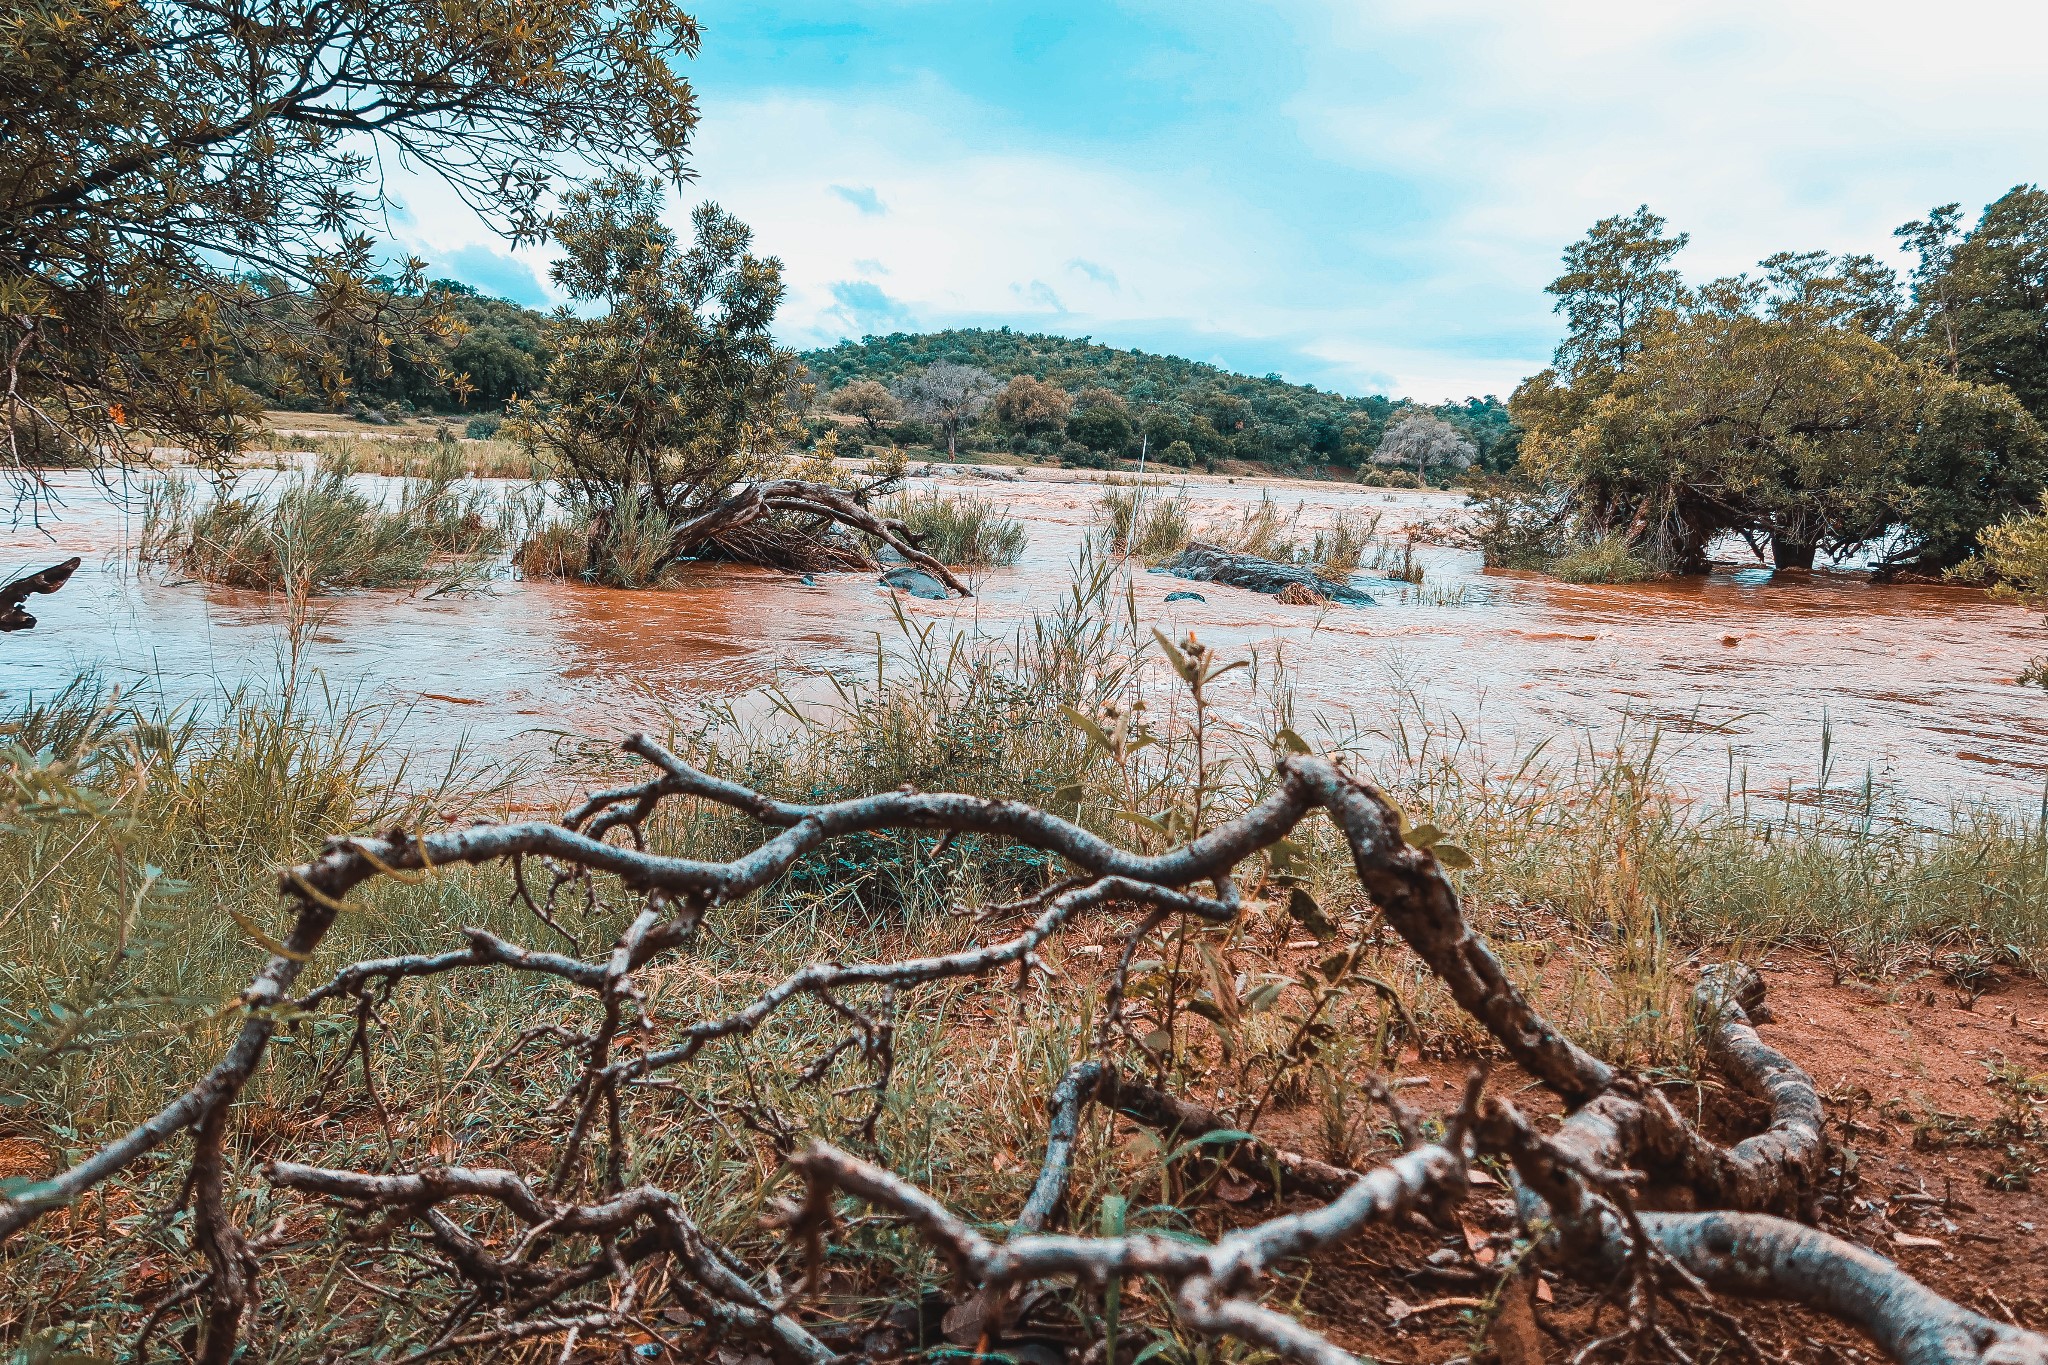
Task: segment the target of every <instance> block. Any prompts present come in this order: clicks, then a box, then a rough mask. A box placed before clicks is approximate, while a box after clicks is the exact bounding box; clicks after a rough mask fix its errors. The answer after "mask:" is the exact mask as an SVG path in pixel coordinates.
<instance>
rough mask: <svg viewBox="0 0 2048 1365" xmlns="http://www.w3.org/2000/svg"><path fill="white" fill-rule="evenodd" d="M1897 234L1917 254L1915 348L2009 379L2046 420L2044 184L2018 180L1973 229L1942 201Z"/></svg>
mask: <svg viewBox="0 0 2048 1365" xmlns="http://www.w3.org/2000/svg"><path fill="white" fill-rule="evenodd" d="M1897 235H1898V237H1899V238H1900V240H1901V241H1902V242H1903V244H1904V246H1905V248H1906V249H1907V250H1910V251H1913V252H1914V253H1915V254H1916V255H1917V256H1918V258H1919V263H1918V265H1917V266H1916V268H1915V269H1914V272H1913V306H1912V310H1911V312H1910V314H1909V315H1908V318H1907V329H1908V334H1909V339H1908V342H1907V345H1908V346H1909V349H1910V350H1911V352H1912V353H1913V354H1915V355H1918V356H1922V357H1924V358H1927V359H1929V360H1932V361H1934V362H1935V363H1937V364H1940V365H1942V366H1943V367H1944V368H1945V369H1946V370H1947V371H1948V373H1949V374H1950V375H1952V376H1954V377H1956V378H1959V379H1967V380H1970V381H1972V382H1974V383H1978V384H2003V385H2005V386H2006V387H2007V388H2009V389H2011V390H2012V391H2013V393H2014V394H2015V395H2016V396H2017V397H2018V398H2019V400H2020V402H2021V403H2023V404H2025V405H2026V408H2027V411H2029V412H2031V413H2032V414H2033V415H2034V416H2035V418H2037V419H2040V420H2048V191H2043V190H2041V189H2039V188H2038V187H2036V186H2033V185H2018V186H2015V187H2014V188H2013V189H2011V190H2010V191H2008V192H2007V193H2006V194H2004V195H2002V196H2000V197H1999V198H1998V199H1997V200H1996V201H1995V202H1993V203H1992V204H1990V205H1989V206H1987V207H1986V208H1985V210H1984V214H1983V217H1982V218H1980V219H1979V220H1978V223H1977V226H1976V227H1975V228H1972V229H1971V230H1970V231H1968V232H1967V233H1966V232H1964V231H1963V230H1962V218H1961V212H1960V210H1959V208H1958V207H1957V206H1956V205H1954V204H1944V205H1942V206H1941V207H1940V208H1937V209H1935V210H1934V211H1933V212H1932V213H1930V214H1929V215H1928V217H1927V219H1926V220H1925V221H1924V222H1915V223H1908V224H1906V225H1905V226H1904V227H1902V228H1900V229H1899V230H1898V233H1897Z"/></svg>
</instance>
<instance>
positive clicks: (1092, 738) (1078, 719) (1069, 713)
mask: <svg viewBox="0 0 2048 1365" xmlns="http://www.w3.org/2000/svg"><path fill="white" fill-rule="evenodd" d="M1060 714H1061V715H1063V716H1065V717H1066V718H1067V719H1068V720H1069V721H1071V722H1072V723H1073V725H1074V727H1075V728H1076V729H1078V730H1080V731H1081V732H1082V733H1083V734H1085V735H1087V736H1088V742H1089V743H1090V744H1093V745H1095V746H1096V747H1097V748H1098V749H1101V750H1102V752H1104V753H1105V754H1108V755H1109V756H1110V757H1111V758H1115V757H1116V745H1114V744H1111V743H1110V742H1109V736H1108V735H1107V734H1105V733H1104V732H1103V729H1102V727H1101V726H1100V725H1097V724H1096V723H1095V722H1094V721H1092V720H1090V719H1089V718H1088V717H1087V716H1086V715H1084V714H1082V713H1081V712H1080V711H1078V710H1076V709H1075V708H1073V707H1071V706H1069V705H1067V704H1066V703H1065V702H1061V703H1060Z"/></svg>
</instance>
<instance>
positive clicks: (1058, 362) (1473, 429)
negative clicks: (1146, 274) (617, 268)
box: [801, 327, 1514, 469]
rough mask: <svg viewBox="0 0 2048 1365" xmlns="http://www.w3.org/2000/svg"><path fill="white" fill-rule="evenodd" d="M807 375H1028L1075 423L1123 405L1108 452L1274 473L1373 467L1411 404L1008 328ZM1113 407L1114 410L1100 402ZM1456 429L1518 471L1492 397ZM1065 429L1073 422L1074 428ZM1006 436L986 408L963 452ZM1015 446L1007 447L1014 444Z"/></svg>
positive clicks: (867, 348) (922, 337)
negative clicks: (1168, 454)
mask: <svg viewBox="0 0 2048 1365" xmlns="http://www.w3.org/2000/svg"><path fill="white" fill-rule="evenodd" d="M801 359H802V360H803V363H804V366H805V368H806V369H808V370H809V371H810V372H811V375H812V376H813V378H815V379H816V381H817V384H818V387H819V389H820V390H821V391H836V390H842V389H844V388H846V387H847V386H848V385H850V384H853V383H856V382H858V381H860V380H874V381H876V382H878V383H881V384H883V385H886V386H890V387H901V386H902V385H903V384H904V383H905V382H906V381H908V380H910V379H912V378H913V377H915V376H916V375H918V374H919V373H921V372H922V371H924V370H926V369H928V368H929V367H931V366H933V365H935V364H950V365H959V366H969V367H973V368H974V369H978V370H982V371H985V372H987V374H988V375H989V376H991V377H992V378H993V379H994V380H996V381H997V382H999V383H1006V382H1007V381H1010V380H1013V379H1016V378H1017V377H1019V376H1029V377H1030V378H1032V379H1036V380H1040V381H1043V382H1045V383H1048V384H1051V385H1053V386H1054V387H1056V388H1058V389H1062V390H1065V391H1066V392H1067V393H1068V394H1069V395H1070V396H1071V397H1072V398H1073V400H1074V414H1075V416H1076V417H1080V416H1082V415H1083V414H1084V413H1087V412H1089V411H1090V409H1091V408H1093V409H1095V410H1098V411H1099V410H1101V409H1104V408H1108V409H1111V410H1112V415H1115V413H1114V410H1115V409H1116V408H1118V407H1121V409H1122V413H1121V416H1122V417H1123V419H1124V421H1125V422H1126V423H1127V424H1128V433H1127V435H1128V440H1127V441H1123V442H1117V443H1116V444H1118V445H1119V446H1120V447H1121V446H1125V445H1127V446H1128V450H1123V449H1118V450H1117V451H1116V452H1115V453H1127V454H1136V453H1137V446H1138V441H1139V437H1140V436H1141V435H1149V436H1150V437H1151V439H1150V441H1149V442H1148V443H1147V445H1148V449H1149V450H1150V451H1151V452H1152V453H1153V455H1154V458H1158V455H1159V453H1160V452H1163V451H1165V450H1166V449H1167V448H1168V447H1170V446H1172V445H1173V443H1174V442H1176V441H1180V442H1184V443H1185V444H1186V445H1187V447H1188V449H1189V452H1190V455H1191V456H1192V458H1194V459H1200V460H1205V461H1216V460H1224V459H1236V460H1251V461H1257V462H1260V463H1266V464H1275V465H1280V466H1283V467H1284V466H1302V465H1311V464H1317V465H1331V464H1335V465H1343V466H1346V467H1351V466H1358V465H1362V464H1366V463H1368V462H1369V461H1370V459H1371V456H1372V454H1373V452H1374V451H1375V450H1377V449H1378V447H1379V444H1380V441H1381V440H1382V438H1383V437H1384V436H1385V435H1386V432H1387V429H1388V427H1389V426H1390V425H1392V424H1394V423H1395V422H1396V421H1397V420H1398V418H1399V417H1400V416H1401V415H1403V414H1404V413H1406V412H1409V411H1414V410H1416V407H1415V405H1413V404H1409V403H1407V402H1405V401H1403V400H1396V399H1392V398H1388V397H1386V396H1384V395H1377V394H1375V395H1370V396H1366V397H1348V396H1346V395H1344V394H1340V393H1332V392H1328V391H1326V390H1323V389H1318V388H1316V387H1314V386H1313V385H1307V384H1290V383H1288V382H1287V381H1286V380H1284V379H1282V378H1280V377H1279V376H1278V375H1273V374H1269V375H1266V376H1263V377H1254V376H1252V375H1245V374H1237V373H1234V372H1232V371H1230V370H1225V369H1222V368H1219V367H1218V366H1215V365H1209V364H1204V363H1202V362H1201V361H1196V360H1188V359H1185V358H1183V357H1180V356H1168V355H1154V354H1152V353H1150V352H1147V351H1137V350H1128V349H1125V348H1123V347H1117V346H1106V345H1103V344H1102V343H1100V342H1096V341H1092V340H1090V339H1089V338H1087V337H1062V336H1050V335H1046V334H1044V333H1037V332H1017V331H1012V330H1011V329H1010V328H1007V327H1003V328H998V329H982V328H962V329H952V330H947V331H942V332H922V333H906V332H897V333H893V334H891V335H889V336H881V337H876V336H871V337H863V338H862V339H861V340H859V341H842V342H840V343H839V344H838V345H836V346H832V347H829V348H826V349H824V350H816V351H807V352H804V353H803V355H802V357H801ZM1105 397H1106V398H1113V399H1114V400H1116V402H1115V403H1107V402H1105V401H1104V399H1105ZM1431 411H1433V412H1434V413H1435V415H1436V416H1438V417H1440V418H1442V419H1444V420H1446V421H1448V422H1451V423H1452V424H1454V425H1455V426H1457V427H1459V428H1460V429H1461V430H1463V431H1464V432H1465V433H1466V434H1467V435H1468V436H1469V437H1470V438H1471V440H1472V441H1473V443H1474V445H1475V446H1476V447H1477V451H1478V453H1477V460H1476V463H1477V464H1479V465H1480V466H1481V467H1482V468H1488V469H1502V468H1505V467H1506V466H1508V465H1510V464H1512V463H1513V462H1514V441H1513V437H1512V435H1511V433H1510V430H1509V426H1508V415H1507V408H1506V406H1505V405H1504V404H1502V403H1501V402H1499V401H1498V400H1497V399H1495V398H1493V397H1490V396H1489V397H1486V398H1471V399H1467V400H1466V401H1465V402H1463V403H1447V404H1444V405H1442V406H1440V407H1438V408H1435V409H1431ZM1070 425H1071V423H1070ZM1098 426H1101V427H1106V428H1107V431H1106V433H1105V434H1106V435H1107V436H1108V437H1110V438H1114V437H1116V436H1117V435H1118V434H1119V433H1118V431H1117V428H1116V425H1115V422H1114V421H1113V420H1111V421H1108V422H1105V423H1101V424H1086V423H1084V425H1083V426H1082V428H1081V433H1086V435H1081V434H1080V433H1076V434H1077V436H1079V440H1080V443H1081V444H1083V445H1089V446H1092V448H1096V449H1098V450H1100V449H1101V448H1102V446H1104V445H1106V444H1110V442H1109V441H1105V440H1102V439H1100V438H1095V437H1094V432H1095V431H1096V430H1097V429H1098ZM1016 435H1017V433H1015V432H1005V430H1004V427H1003V423H1002V422H1001V421H1000V420H999V414H998V413H997V411H996V409H995V407H994V406H991V407H990V408H989V409H988V410H987V412H985V413H984V414H982V417H981V420H980V421H979V422H978V423H977V424H975V425H974V426H973V427H969V428H967V429H965V430H963V433H962V436H963V439H965V440H967V441H968V444H969V448H974V447H975V446H976V445H977V444H980V445H983V446H992V445H996V444H1002V443H1004V442H1005V441H1006V438H1014V437H1015V436H1016ZM1019 444H1023V442H1020V441H1018V442H1013V448H1014V445H1019Z"/></svg>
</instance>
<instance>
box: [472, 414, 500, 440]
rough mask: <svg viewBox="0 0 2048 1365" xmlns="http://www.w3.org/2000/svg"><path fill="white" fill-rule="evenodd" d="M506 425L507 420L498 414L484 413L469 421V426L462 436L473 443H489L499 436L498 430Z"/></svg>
mask: <svg viewBox="0 0 2048 1365" xmlns="http://www.w3.org/2000/svg"><path fill="white" fill-rule="evenodd" d="M504 425H505V419H504V418H502V417H500V416H498V415H497V414H496V413H488V412H487V413H483V414H481V415H479V416H476V417H472V418H470V419H469V425H468V426H466V427H464V428H463V429H462V434H463V435H464V436H467V437H468V438H469V439H470V440H472V441H488V440H490V439H491V438H492V437H494V436H496V435H497V434H498V428H499V427H502V426H504Z"/></svg>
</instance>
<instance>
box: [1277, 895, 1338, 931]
mask: <svg viewBox="0 0 2048 1365" xmlns="http://www.w3.org/2000/svg"><path fill="white" fill-rule="evenodd" d="M1287 913H1288V915H1289V916H1291V917H1292V918H1293V919H1295V920H1296V921H1297V922H1299V923H1300V925H1301V927H1302V928H1304V929H1306V930H1308V931H1309V933H1310V935H1311V936H1313V937H1314V939H1315V941H1316V942H1318V943H1328V942H1329V941H1330V940H1331V939H1333V938H1335V937H1337V924H1336V921H1334V920H1332V919H1331V918H1330V917H1329V916H1328V915H1326V914H1324V913H1323V907H1322V906H1320V905H1317V904H1316V898H1315V897H1314V896H1311V895H1310V894H1309V893H1308V892H1306V891H1304V890H1302V889H1301V888H1300V887H1298V886H1297V887H1295V888H1294V890H1292V891H1290V892H1288V893H1287Z"/></svg>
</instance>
